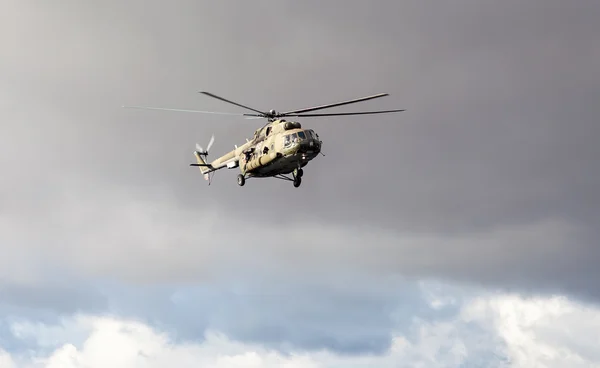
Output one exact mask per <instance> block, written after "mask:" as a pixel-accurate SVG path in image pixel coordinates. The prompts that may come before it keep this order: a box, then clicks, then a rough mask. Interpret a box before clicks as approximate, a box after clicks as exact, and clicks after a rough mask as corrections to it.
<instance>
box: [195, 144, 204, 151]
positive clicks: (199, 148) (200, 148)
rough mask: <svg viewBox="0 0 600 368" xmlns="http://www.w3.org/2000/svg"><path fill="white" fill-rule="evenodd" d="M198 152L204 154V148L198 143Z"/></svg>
mask: <svg viewBox="0 0 600 368" xmlns="http://www.w3.org/2000/svg"><path fill="white" fill-rule="evenodd" d="M196 150H198V152H204V148H202V146H201V145H200V144H198V143H196Z"/></svg>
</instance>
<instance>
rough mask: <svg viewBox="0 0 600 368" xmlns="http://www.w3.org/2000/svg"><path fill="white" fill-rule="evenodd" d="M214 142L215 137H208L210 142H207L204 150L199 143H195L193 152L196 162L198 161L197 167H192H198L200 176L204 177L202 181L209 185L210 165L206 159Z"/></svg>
mask: <svg viewBox="0 0 600 368" xmlns="http://www.w3.org/2000/svg"><path fill="white" fill-rule="evenodd" d="M214 142H215V135H214V134H213V135H212V137H210V141H209V142H208V145H207V146H206V150H205V149H204V148H202V146H201V145H200V144H199V143H196V151H195V152H194V154H195V155H196V160H197V161H198V164H197V165H193V166H199V167H200V172H201V173H202V176H204V180H207V181H208V184H209V185H210V172H211V170H210V168H209V167H210V165H209V164H208V160H207V159H206V158H207V157H208V152H209V151H210V148H211V147H212V145H213V143H214Z"/></svg>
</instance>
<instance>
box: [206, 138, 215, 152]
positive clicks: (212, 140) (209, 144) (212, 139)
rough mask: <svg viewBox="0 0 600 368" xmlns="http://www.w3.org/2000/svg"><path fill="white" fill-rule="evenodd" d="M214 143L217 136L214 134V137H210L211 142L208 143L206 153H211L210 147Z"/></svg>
mask: <svg viewBox="0 0 600 368" xmlns="http://www.w3.org/2000/svg"><path fill="white" fill-rule="evenodd" d="M214 142H215V135H214V134H213V135H212V137H210V142H208V146H207V147H206V152H208V151H210V147H211V146H212V145H213V143H214Z"/></svg>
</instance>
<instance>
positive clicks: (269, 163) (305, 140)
mask: <svg viewBox="0 0 600 368" xmlns="http://www.w3.org/2000/svg"><path fill="white" fill-rule="evenodd" d="M200 93H202V94H204V95H207V96H210V97H213V98H216V99H218V100H221V101H224V102H227V103H230V104H233V105H236V106H239V107H242V108H244V109H247V110H250V111H253V112H254V113H245V114H233V113H226V112H213V111H200V110H184V109H171V108H162V107H147V106H123V107H126V108H138V109H151V110H167V111H182V112H195V113H207V114H222V115H237V116H244V117H246V118H247V119H260V118H266V119H267V123H266V124H265V125H264V126H263V127H261V128H259V129H257V130H256V131H255V132H254V136H253V137H252V139H246V143H244V144H242V145H241V146H239V147H238V146H237V145H235V146H234V147H235V148H234V149H233V150H232V151H230V152H228V153H226V154H224V155H222V156H221V157H218V158H216V159H215V160H213V161H212V162H209V161H208V159H207V158H208V153H209V151H210V148H211V146H212V144H213V143H214V140H215V136H214V135H213V136H212V137H211V139H210V141H209V142H208V145H207V146H206V149H204V148H203V147H202V146H200V145H199V144H196V150H195V151H194V156H195V157H196V163H192V164H190V166H194V167H198V168H199V169H200V173H202V174H203V176H204V179H205V180H207V181H208V184H209V185H210V183H211V179H212V176H213V175H214V173H215V172H216V171H217V170H220V169H223V168H228V169H234V168H237V167H239V168H240V171H241V173H240V174H239V175H238V176H237V182H238V185H239V186H243V185H244V184H245V182H246V179H249V178H277V179H282V180H289V181H292V182H293V183H294V187H296V188H298V187H299V186H300V184H301V183H302V176H303V174H304V171H303V168H304V167H305V166H306V165H307V164H308V163H309V162H310V161H311V160H313V159H314V158H315V157H317V156H318V155H319V154H323V153H322V152H321V149H322V147H323V141H322V140H321V139H320V138H319V135H318V134H317V133H316V132H315V131H314V130H313V129H307V128H306V127H304V128H303V127H302V125H301V124H300V123H299V122H297V121H287V120H285V118H288V117H321V116H348V115H366V114H383V113H390V112H401V111H405V110H383V111H361V112H342V113H324V114H322V113H318V114H306V112H311V111H316V110H321V109H326V108H331V107H337V106H342V105H348V104H352V103H356V102H361V101H367V100H372V99H375V98H379V97H384V96H388V95H389V94H388V93H380V94H377V95H373V96H367V97H362V98H357V99H354V100H348V101H343V102H338V103H333V104H328V105H322V106H316V107H309V108H305V109H299V110H292V111H286V112H277V111H275V110H269V111H268V112H264V111H260V110H257V109H254V108H251V107H248V106H244V105H241V104H239V103H237V102H233V101H230V100H227V99H225V98H223V97H219V96H216V95H214V94H212V93H209V92H200ZM290 174H292V177H291V178H290V177H289V175H290Z"/></svg>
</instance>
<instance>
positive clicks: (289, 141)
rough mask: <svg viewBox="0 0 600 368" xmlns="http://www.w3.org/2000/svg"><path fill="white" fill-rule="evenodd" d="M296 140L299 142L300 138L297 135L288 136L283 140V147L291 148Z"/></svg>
mask: <svg viewBox="0 0 600 368" xmlns="http://www.w3.org/2000/svg"><path fill="white" fill-rule="evenodd" d="M296 140H298V138H297V136H296V133H292V134H288V135H286V136H285V138H284V139H283V145H284V146H289V145H290V144H292V143H293V142H294V141H296Z"/></svg>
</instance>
